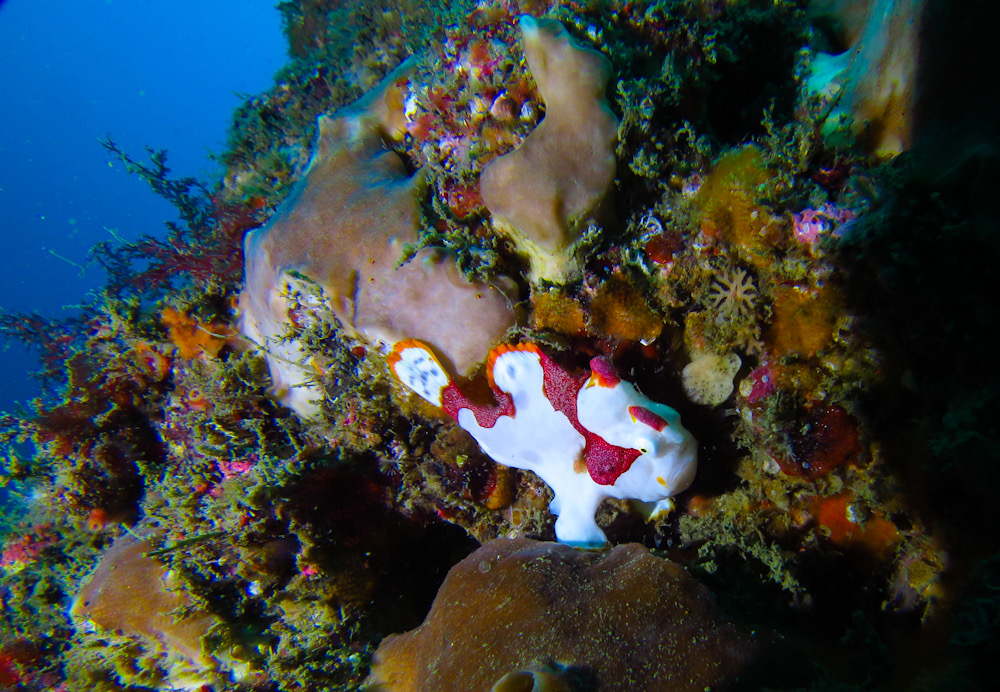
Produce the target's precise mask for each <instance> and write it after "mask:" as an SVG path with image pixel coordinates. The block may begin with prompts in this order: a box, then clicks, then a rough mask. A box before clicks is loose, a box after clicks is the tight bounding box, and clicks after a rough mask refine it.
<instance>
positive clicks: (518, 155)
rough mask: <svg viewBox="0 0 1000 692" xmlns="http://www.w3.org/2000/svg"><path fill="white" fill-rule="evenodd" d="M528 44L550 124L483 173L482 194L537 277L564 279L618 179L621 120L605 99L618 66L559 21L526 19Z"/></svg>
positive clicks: (523, 33) (523, 22)
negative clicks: (580, 232) (581, 230)
mask: <svg viewBox="0 0 1000 692" xmlns="http://www.w3.org/2000/svg"><path fill="white" fill-rule="evenodd" d="M521 37H522V44H523V47H524V56H525V59H526V60H527V62H528V67H529V69H530V70H531V74H532V76H533V77H534V78H535V82H536V84H537V85H538V91H539V92H540V93H541V95H542V99H543V100H544V101H545V119H544V120H542V122H541V123H539V124H538V127H536V128H535V129H534V130H533V131H532V132H531V134H529V135H528V136H527V137H526V138H525V139H524V141H523V142H521V145H520V146H519V147H517V148H516V149H515V150H514V151H512V152H510V153H508V154H505V155H504V156H501V157H499V158H497V159H495V160H493V161H491V162H490V164H489V165H487V166H486V168H484V169H483V172H482V176H481V178H480V190H481V192H482V196H483V200H484V201H485V202H486V206H487V208H489V210H490V212H491V213H492V214H493V215H494V216H495V217H499V218H500V219H502V221H503V222H505V223H504V224H503V225H504V226H509V227H510V228H507V229H506V230H507V231H508V232H509V234H510V236H511V238H512V239H513V240H514V243H515V244H516V245H517V247H518V250H519V251H521V252H522V253H524V254H526V255H527V256H528V258H529V260H530V261H531V270H532V278H533V279H536V280H537V279H558V278H559V276H560V275H561V274H562V273H563V271H564V270H565V269H566V267H567V264H568V263H569V257H568V252H567V251H568V248H569V246H570V245H571V244H572V242H573V241H574V240H575V239H576V230H577V228H578V227H579V224H580V222H581V221H585V220H586V218H587V217H590V216H593V215H594V214H596V213H597V210H598V207H599V206H600V205H601V202H602V201H603V200H604V197H605V196H606V195H607V192H608V190H609V189H610V187H611V184H612V182H613V181H614V177H615V143H616V142H617V139H618V119H617V118H616V117H615V115H614V114H613V113H612V112H611V110H610V108H608V104H607V101H606V100H605V94H604V91H605V87H606V85H607V82H608V79H609V77H610V76H611V64H610V62H609V61H608V59H607V58H605V57H604V56H603V55H601V54H600V53H598V52H597V51H594V50H591V49H589V48H584V47H582V46H579V45H578V44H577V43H576V42H574V41H573V40H572V39H571V38H570V36H569V34H568V33H567V32H566V29H565V28H563V25H562V24H560V23H559V22H558V21H556V20H553V19H536V18H534V17H530V16H528V15H524V16H523V17H521Z"/></svg>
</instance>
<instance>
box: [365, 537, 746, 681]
mask: <svg viewBox="0 0 1000 692" xmlns="http://www.w3.org/2000/svg"><path fill="white" fill-rule="evenodd" d="M761 648H763V647H762V646H761V644H760V643H759V642H757V641H755V640H754V639H753V638H752V637H751V636H750V635H749V634H747V633H745V632H743V631H741V630H740V629H738V628H737V627H735V626H734V625H731V624H727V623H726V622H724V621H723V620H722V619H721V617H720V613H719V612H718V610H717V608H716V606H715V604H714V602H713V599H712V597H711V595H710V594H709V592H708V590H707V589H706V588H705V587H704V586H702V585H701V584H699V583H698V582H697V581H695V580H694V579H693V578H692V577H691V576H689V575H688V573H687V571H685V570H684V568H683V567H681V566H680V565H677V564H675V563H673V562H669V561H667V560H663V559H660V558H658V557H656V556H654V555H652V554H651V553H650V552H649V551H648V550H647V549H646V548H644V547H642V546H641V545H638V544H629V545H620V546H617V547H615V548H613V549H611V550H609V551H601V552H597V551H582V550H578V549H575V548H572V547H570V546H566V545H562V544H558V543H544V542H538V541H533V540H529V539H526V538H519V539H514V540H507V539H498V540H494V541H491V542H489V543H486V544H485V545H483V546H482V547H481V548H479V549H478V550H477V551H475V552H474V553H472V555H470V556H469V557H467V558H466V559H465V560H463V561H462V562H460V563H459V564H457V565H456V566H455V567H454V568H453V569H452V570H451V572H449V573H448V576H447V578H446V579H445V581H444V584H443V585H442V586H441V589H440V591H439V592H438V595H437V598H436V599H435V601H434V605H433V606H432V607H431V611H430V614H429V615H428V616H427V619H426V620H425V621H424V623H423V624H422V625H420V626H419V627H418V628H416V629H415V630H413V631H411V632H408V633H406V634H400V635H390V636H389V637H387V638H386V639H385V640H384V641H383V642H382V645H381V646H380V647H379V648H378V651H377V652H376V654H375V663H374V665H373V668H372V677H371V680H370V682H371V683H372V684H373V685H374V686H375V689H382V690H392V691H394V692H397V691H405V690H442V691H443V690H488V689H490V688H491V686H492V685H494V683H496V682H497V681H498V680H500V679H501V678H503V677H504V676H505V675H507V674H509V673H511V672H514V671H525V670H529V669H531V668H532V666H533V664H534V665H535V666H536V667H537V662H539V661H541V662H545V663H548V662H552V663H555V664H557V665H558V666H559V667H560V668H563V669H565V670H568V671H576V673H577V677H578V678H579V679H582V680H586V681H587V684H586V685H585V686H586V688H587V689H600V690H673V691H678V690H692V691H693V690H698V691H699V692H700V691H701V690H705V689H708V688H709V687H711V688H712V689H715V688H716V686H718V685H727V686H728V685H732V684H733V683H736V682H738V681H739V680H740V676H741V673H742V672H743V671H745V669H746V667H747V666H748V665H749V664H750V663H751V662H752V661H753V659H754V658H755V655H756V654H757V653H758V652H759V650H760V649H761ZM571 688H573V689H575V687H573V686H572V685H571ZM727 688H728V687H727Z"/></svg>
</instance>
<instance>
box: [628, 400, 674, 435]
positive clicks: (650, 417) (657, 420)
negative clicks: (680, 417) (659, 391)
mask: <svg viewBox="0 0 1000 692" xmlns="http://www.w3.org/2000/svg"><path fill="white" fill-rule="evenodd" d="M628 415H630V416H632V420H634V421H636V422H637V423H644V424H646V425H648V426H649V427H651V428H652V429H653V430H655V431H656V432H660V431H661V430H663V429H664V428H666V427H667V426H669V425H670V423H668V422H667V421H666V419H665V418H663V417H661V416H658V415H656V414H655V413H653V412H652V411H650V410H649V409H648V408H646V407H645V406H629V407H628Z"/></svg>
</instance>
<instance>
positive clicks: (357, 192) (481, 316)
mask: <svg viewBox="0 0 1000 692" xmlns="http://www.w3.org/2000/svg"><path fill="white" fill-rule="evenodd" d="M401 78H402V77H401V72H400V70H397V72H395V73H393V74H392V75H390V76H389V77H387V78H386V80H385V81H383V83H382V84H381V85H380V86H379V87H377V88H376V89H375V90H374V91H372V92H371V93H369V94H368V95H367V96H365V97H364V98H362V99H361V100H360V101H358V102H357V103H355V104H354V105H352V106H350V107H348V108H347V109H345V110H344V111H341V112H340V113H338V114H336V115H334V116H324V117H322V118H320V121H319V136H318V141H317V144H316V147H315V150H316V151H315V154H314V156H313V159H312V161H311V163H310V164H309V169H308V171H307V173H306V176H305V179H304V180H303V181H302V182H300V183H299V185H298V186H297V188H296V189H295V190H294V191H293V192H292V194H291V195H290V196H289V198H288V199H287V200H286V201H285V202H284V203H283V204H282V206H281V207H279V209H278V210H277V211H276V212H275V214H274V216H273V217H272V219H271V221H270V223H268V225H267V226H265V227H263V228H261V229H258V230H256V231H252V232H250V233H248V234H247V236H246V239H245V241H244V255H245V258H246V259H245V261H246V266H245V270H246V285H245V288H244V290H243V293H242V294H241V296H240V309H241V314H242V317H241V321H240V327H241V330H242V331H243V333H244V334H245V335H247V336H248V337H249V338H251V339H252V340H253V341H254V342H255V343H256V344H258V345H259V346H261V347H262V348H264V349H265V351H266V352H267V355H268V364H269V366H270V369H271V377H272V389H273V390H274V393H275V395H276V396H277V398H278V399H279V400H280V401H281V402H282V403H284V404H286V405H287V406H289V407H291V408H292V409H294V410H295V411H296V412H297V413H299V414H300V415H303V416H307V417H308V416H313V415H315V414H316V413H317V412H318V407H319V402H320V401H321V399H322V392H321V389H320V388H319V386H318V385H317V384H315V370H314V369H312V368H310V367H309V364H308V363H305V362H304V357H305V354H304V352H303V348H302V345H301V344H300V343H299V342H298V341H297V340H295V339H288V338H285V337H286V331H287V329H288V327H289V326H290V325H291V324H295V323H296V321H297V320H301V316H299V317H296V313H301V312H302V311H303V310H305V311H308V310H314V309H323V306H318V305H305V306H303V305H298V304H296V300H295V299H294V295H295V294H296V293H297V292H298V287H300V286H301V283H300V281H301V280H300V279H297V278H296V274H298V275H301V276H304V277H306V278H307V279H310V280H312V281H315V282H316V283H318V284H319V285H320V286H321V287H322V288H323V292H324V294H325V296H326V298H327V299H328V300H329V302H330V306H331V307H332V309H333V312H334V314H335V315H336V317H337V319H338V320H340V322H341V324H342V325H343V326H344V327H345V328H347V329H348V330H351V331H353V332H355V333H356V334H358V335H359V336H362V337H364V338H366V339H367V340H369V341H372V342H376V343H383V344H391V343H394V342H396V341H399V340H401V339H404V338H418V339H421V340H423V341H427V342H428V343H431V344H433V345H434V346H435V347H436V348H437V349H438V351H439V352H440V353H441V354H442V355H444V356H445V357H446V358H447V359H448V360H450V361H451V362H452V363H453V365H454V366H455V368H456V370H457V371H458V372H461V373H463V374H464V373H467V372H468V371H470V370H471V368H472V367H473V366H474V365H475V364H477V363H478V362H479V361H480V360H481V359H482V358H483V357H485V355H486V353H487V352H488V351H489V348H490V346H491V345H492V344H493V343H494V342H495V341H497V340H498V339H499V338H500V336H501V335H502V334H503V333H504V332H505V331H506V330H507V328H508V327H509V326H511V324H513V322H514V311H513V309H512V308H511V306H510V304H509V302H508V298H507V296H506V295H504V293H503V292H502V291H501V290H499V289H498V288H495V287H493V286H490V285H487V284H483V283H471V282H469V281H467V280H466V279H465V278H463V277H462V276H461V275H460V274H459V272H458V269H457V268H456V267H455V265H454V263H453V262H451V261H449V260H448V259H447V258H442V257H438V256H437V255H436V254H435V253H434V252H433V251H431V250H423V251H421V252H420V253H418V254H417V256H416V257H414V258H413V260H411V261H410V262H408V263H406V264H404V265H402V266H397V264H398V263H399V262H400V260H401V259H402V256H403V249H404V245H405V244H407V243H416V242H417V220H418V194H419V177H420V176H411V175H409V173H408V172H407V170H406V167H405V166H404V164H403V160H402V159H401V158H400V157H399V156H398V155H397V154H396V153H394V152H393V151H391V150H389V149H388V148H387V147H386V142H387V141H389V140H391V139H392V138H393V137H395V136H398V134H399V133H400V128H401V122H402V111H401V109H402V96H401V95H400V89H399V87H398V86H397V82H398V81H399V80H400V79H401Z"/></svg>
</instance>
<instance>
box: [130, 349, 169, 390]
mask: <svg viewBox="0 0 1000 692" xmlns="http://www.w3.org/2000/svg"><path fill="white" fill-rule="evenodd" d="M132 359H133V360H134V361H136V362H138V363H139V365H140V367H141V368H142V372H143V375H144V376H145V377H147V378H150V379H152V381H153V382H162V381H163V380H165V379H166V377H167V375H169V374H170V359H169V358H167V357H166V356H165V355H163V354H162V353H160V352H159V351H157V350H155V349H153V348H152V347H151V346H150V345H149V344H145V343H142V342H139V343H137V344H136V345H135V346H133V347H132Z"/></svg>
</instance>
